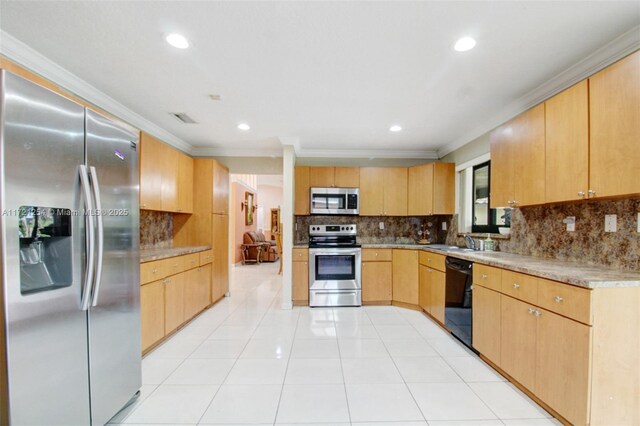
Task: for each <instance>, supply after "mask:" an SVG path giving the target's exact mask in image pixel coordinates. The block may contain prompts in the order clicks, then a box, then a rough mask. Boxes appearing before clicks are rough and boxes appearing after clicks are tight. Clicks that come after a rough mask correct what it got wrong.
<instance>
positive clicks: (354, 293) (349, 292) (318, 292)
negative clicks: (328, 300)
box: [313, 290, 358, 296]
mask: <svg viewBox="0 0 640 426" xmlns="http://www.w3.org/2000/svg"><path fill="white" fill-rule="evenodd" d="M313 294H324V295H327V296H331V295H334V294H352V295H354V296H356V295H357V294H358V293H356V292H355V291H340V290H336V291H314V292H313Z"/></svg>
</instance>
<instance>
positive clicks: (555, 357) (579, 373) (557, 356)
mask: <svg viewBox="0 0 640 426" xmlns="http://www.w3.org/2000/svg"><path fill="white" fill-rule="evenodd" d="M537 312H538V313H539V315H540V316H538V317H536V342H537V345H536V365H535V374H536V379H535V383H536V384H535V394H536V395H537V396H538V398H540V399H541V400H543V401H544V402H545V403H547V404H548V405H549V406H550V407H551V408H553V409H554V410H556V411H557V412H559V413H561V414H562V415H563V416H564V417H565V418H566V419H568V420H570V421H571V422H572V423H573V424H576V425H584V424H587V420H588V417H587V413H588V412H589V404H588V402H589V379H590V377H589V356H588V354H589V353H590V352H591V327H589V326H587V325H584V324H581V323H579V322H576V321H572V320H570V319H567V318H564V317H561V316H560V315H556V314H554V313H552V312H548V311H546V310H543V309H540V308H539V309H537ZM536 315H537V314H536Z"/></svg>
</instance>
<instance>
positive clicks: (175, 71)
mask: <svg viewBox="0 0 640 426" xmlns="http://www.w3.org/2000/svg"><path fill="white" fill-rule="evenodd" d="M638 24H640V2H637V1H630V2H612V1H595V2H580V1H567V2H538V1H530V2H391V1H387V2H277V1H273V2H213V1H200V2H191V1H162V2H160V1H153V2H151V1H145V2H142V1H114V2H110V1H109V2H108V1H100V2H97V1H73V2H72V1H68V2H62V1H19V2H18V1H4V0H3V1H1V2H0V29H2V30H3V31H5V32H6V33H8V34H10V35H11V36H13V37H15V38H16V39H18V40H20V41H22V42H24V43H26V44H27V45H28V46H30V47H32V48H33V49H35V50H36V51H38V52H40V53H41V54H43V55H44V56H46V57H48V58H49V59H51V60H52V61H54V62H55V63H57V64H59V65H61V66H62V67H64V68H66V69H67V70H69V71H70V72H72V73H74V74H75V75H77V76H78V77H80V78H81V79H83V80H85V81H86V82H88V83H90V84H91V85H93V86H94V87H95V88H97V89H99V90H100V91H102V92H104V93H106V94H108V95H109V96H111V97H112V98H114V99H115V100H117V101H119V102H120V103H122V104H123V105H125V106H126V107H128V108H129V109H131V110H133V111H135V112H137V113H138V114H140V115H141V116H143V117H144V118H146V119H147V120H149V121H151V122H152V123H154V124H156V125H158V126H160V127H161V128H163V129H165V130H167V131H168V132H170V133H172V134H173V135H175V136H177V137H178V138H180V139H182V140H183V141H185V142H187V143H188V144H190V145H191V146H192V147H194V148H201V149H199V150H198V152H201V153H206V152H208V153H211V154H216V153H218V154H222V153H228V154H248V155H254V156H255V155H260V153H266V152H271V153H272V152H274V151H278V150H280V147H281V145H280V140H281V139H284V138H289V139H287V140H296V141H297V143H298V149H300V150H302V151H303V152H305V151H306V152H313V151H317V150H323V153H324V154H325V155H326V153H327V151H329V152H331V150H350V152H356V151H358V150H362V151H367V152H377V153H387V154H388V155H397V156H398V157H402V156H407V155H409V156H410V155H414V154H413V153H415V152H416V151H419V152H427V151H430V150H437V149H439V148H441V147H443V146H445V145H447V144H450V143H452V142H455V141H460V140H461V138H464V137H467V136H469V135H471V136H478V134H474V133H473V132H474V131H475V130H477V129H482V128H483V126H485V127H486V125H487V124H488V123H490V122H491V120H492V119H494V118H495V117H496V114H498V113H499V112H501V111H503V110H504V108H505V106H506V105H510V104H512V103H513V102H514V101H515V100H517V99H519V98H521V97H523V96H524V95H526V94H528V93H530V92H531V91H532V90H534V89H536V88H537V87H539V86H540V85H541V84H543V83H545V82H546V81H548V80H550V79H552V78H553V77H554V76H557V75H558V74H560V73H561V72H562V71H564V70H566V69H567V68H569V67H570V66H572V65H573V64H575V63H577V62H579V61H580V60H581V59H582V58H584V57H586V56H588V55H589V54H590V53H592V52H594V51H595V50H597V49H598V48H600V47H602V46H603V45H605V44H607V43H608V42H610V41H611V40H613V39H615V38H616V37H618V36H619V35H621V34H623V33H625V32H628V31H629V30H630V29H632V28H633V27H634V26H637V25H638ZM169 32H180V33H182V34H184V35H185V36H187V37H188V38H189V39H190V40H191V42H192V47H191V48H189V49H187V50H178V49H175V48H172V47H170V46H169V45H168V44H166V43H165V41H164V39H163V35H164V34H166V33H169ZM466 35H469V36H472V37H474V38H476V39H477V42H478V43H477V46H476V48H475V49H474V50H472V51H469V52H466V53H458V52H455V51H454V50H453V49H452V47H453V44H454V43H455V41H456V40H457V39H458V38H459V37H461V36H466ZM0 43H1V40H0ZM209 94H219V95H220V96H221V97H222V100H221V101H212V100H210V99H209V97H208V95H209ZM169 112H185V113H187V114H189V115H190V116H191V117H192V118H194V119H195V120H196V121H197V122H198V123H199V124H195V125H185V124H181V123H179V122H178V121H177V120H176V119H175V118H173V117H171V116H170V115H169ZM239 122H247V123H249V124H250V125H251V130H250V131H249V132H241V131H239V130H238V129H237V128H236V126H237V124H238V123H239ZM391 124H399V125H401V126H402V127H403V128H404V130H403V131H402V132H399V133H390V132H389V131H388V128H389V126H390V125H391ZM485 130H488V129H485ZM469 139H470V138H469Z"/></svg>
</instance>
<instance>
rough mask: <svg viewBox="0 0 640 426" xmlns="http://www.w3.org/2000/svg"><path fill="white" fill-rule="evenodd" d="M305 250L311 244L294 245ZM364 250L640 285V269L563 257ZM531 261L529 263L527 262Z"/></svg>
mask: <svg viewBox="0 0 640 426" xmlns="http://www.w3.org/2000/svg"><path fill="white" fill-rule="evenodd" d="M293 248H297V249H304V248H308V246H307V245H301V244H298V245H294V246H293ZM362 248H363V249H376V248H379V249H407V250H420V251H428V252H430V253H435V254H440V255H443V256H451V257H455V258H458V259H463V260H469V261H472V262H477V263H480V264H483V265H487V266H494V267H497V268H502V269H508V270H510V271H515V272H521V273H524V274H529V275H533V276H536V277H539V278H544V279H549V280H552V281H558V282H561V283H565V284H570V285H574V286H577V287H582V288H588V289H602V288H634V287H640V272H636V271H626V270H617V269H612V268H607V267H605V266H597V265H589V264H582V263H578V262H571V261H563V260H559V259H546V258H540V257H534V256H526V255H518V254H514V253H506V252H499V251H497V252H455V251H454V252H445V251H442V250H436V249H433V248H430V247H428V246H426V245H417V244H394V243H390V244H384V243H383V244H362ZM527 262H528V263H531V265H527V264H526V263H527Z"/></svg>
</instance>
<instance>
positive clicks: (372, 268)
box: [362, 262, 393, 304]
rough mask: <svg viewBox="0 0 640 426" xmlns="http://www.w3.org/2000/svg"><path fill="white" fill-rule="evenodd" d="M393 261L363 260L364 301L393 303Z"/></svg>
mask: <svg viewBox="0 0 640 426" xmlns="http://www.w3.org/2000/svg"><path fill="white" fill-rule="evenodd" d="M392 269H393V268H392V266H391V262H362V303H384V304H388V303H391V297H392V293H391V291H392V277H393V270H392Z"/></svg>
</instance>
